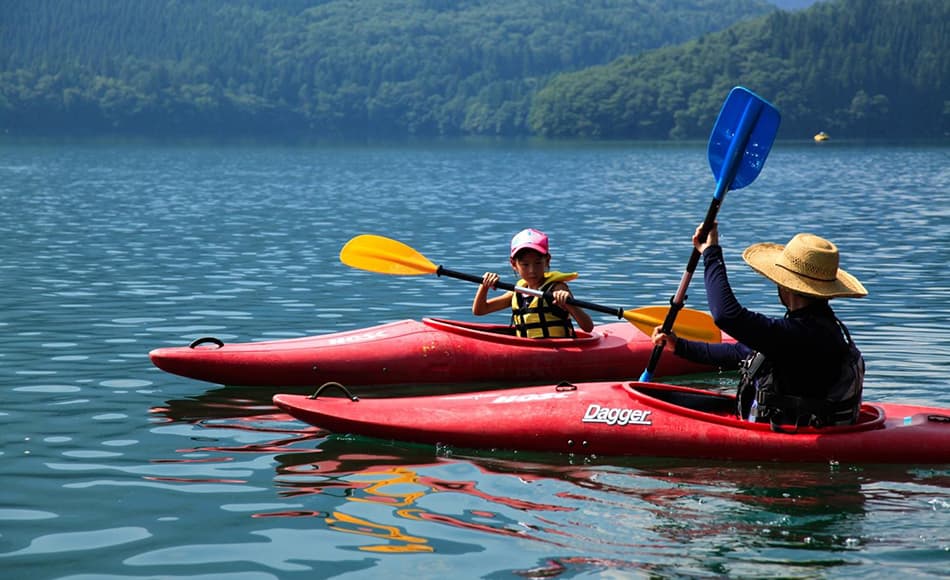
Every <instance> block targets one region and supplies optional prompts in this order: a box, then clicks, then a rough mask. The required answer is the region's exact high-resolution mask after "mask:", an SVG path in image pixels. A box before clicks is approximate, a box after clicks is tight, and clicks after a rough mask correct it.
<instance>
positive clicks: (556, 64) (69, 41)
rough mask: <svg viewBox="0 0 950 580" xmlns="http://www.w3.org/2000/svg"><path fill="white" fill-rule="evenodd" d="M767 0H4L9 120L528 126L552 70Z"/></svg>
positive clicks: (313, 128)
mask: <svg viewBox="0 0 950 580" xmlns="http://www.w3.org/2000/svg"><path fill="white" fill-rule="evenodd" d="M774 10H775V8H774V6H771V5H770V4H768V3H767V2H765V1H763V0H598V1H590V0H28V1H22V0H0V15H2V16H0V129H2V130H5V131H7V132H12V133H37V132H48V133H74V132H89V133H102V132H118V133H129V134H186V135H187V134H199V135H200V134H253V135H266V134H297V135H309V136H337V135H360V136H362V135H379V136H392V135H397V136H399V135H461V134H486V135H524V134H526V133H527V132H528V128H527V117H528V113H529V111H530V106H531V99H532V97H533V96H534V94H535V93H536V92H537V90H538V89H539V88H540V87H542V86H544V84H545V83H546V82H547V80H548V79H549V78H551V77H552V76H553V75H555V74H557V73H560V72H564V71H575V70H580V69H584V68H586V67H589V66H592V65H600V64H606V63H609V62H611V61H613V60H615V59H616V58H618V57H620V56H622V55H630V54H637V53H641V52H643V51H646V50H650V49H654V48H657V47H661V46H667V45H672V44H677V43H680V42H684V41H686V40H688V39H691V38H695V37H697V36H700V35H702V34H705V33H707V32H710V31H715V30H722V29H725V28H727V27H729V26H730V25H732V24H734V23H735V22H737V21H740V20H742V19H744V18H749V17H755V16H760V15H762V14H766V13H768V12H770V11H774Z"/></svg>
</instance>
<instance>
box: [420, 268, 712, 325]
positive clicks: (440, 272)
mask: <svg viewBox="0 0 950 580" xmlns="http://www.w3.org/2000/svg"><path fill="white" fill-rule="evenodd" d="M695 267H696V266H695V265H694V266H693V268H694V269H695ZM435 275H436V276H448V277H449V278H456V279H458V280H466V281H468V282H474V283H476V284H481V283H482V278H481V277H480V276H473V275H471V274H466V273H464V272H456V271H455V270H449V269H448V268H443V267H442V266H439V267H438V268H436V270H435ZM495 287H496V288H500V289H501V290H508V291H509V292H521V293H523V294H531V295H533V296H544V297H546V298H547V299H548V300H550V299H551V294H550V292H542V291H540V290H534V289H532V288H527V287H525V286H515V285H514V284H508V283H507V282H501V281H499V282H498V283H497V284H495ZM567 303H568V304H573V305H574V306H579V307H581V308H585V309H587V310H595V311H597V312H603V313H604V314H611V315H613V316H616V317H617V318H621V319H622V318H623V308H619V307H618V308H614V307H611V306H601V305H600V304H594V303H593V302H587V301H585V300H577V299H576V298H574V297H571V298H568V299H567ZM681 307H682V306H681ZM674 318H675V317H674Z"/></svg>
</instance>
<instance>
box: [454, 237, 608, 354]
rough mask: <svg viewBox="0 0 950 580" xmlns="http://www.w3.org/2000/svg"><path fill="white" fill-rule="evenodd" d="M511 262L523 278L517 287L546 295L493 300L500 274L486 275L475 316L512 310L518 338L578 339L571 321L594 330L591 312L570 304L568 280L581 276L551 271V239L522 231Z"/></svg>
mask: <svg viewBox="0 0 950 580" xmlns="http://www.w3.org/2000/svg"><path fill="white" fill-rule="evenodd" d="M509 259H510V262H511V267H512V268H513V269H514V271H515V274H517V275H518V277H519V278H521V279H520V280H519V281H518V284H517V285H518V286H523V287H526V288H531V289H532V290H540V291H542V292H544V293H545V295H544V296H535V295H531V294H525V293H523V292H506V293H505V294H503V295H501V296H497V297H495V298H492V299H490V300H489V299H488V290H489V289H491V288H494V287H495V285H496V284H497V283H498V274H496V273H495V272H485V275H484V276H483V277H482V283H481V284H480V285H479V287H478V290H476V291H475V300H474V302H472V314H474V315H476V316H482V315H484V314H488V313H491V312H498V311H499V310H504V309H505V308H511V320H512V326H513V327H514V328H515V331H516V332H517V334H518V336H525V337H530V338H564V337H574V336H575V333H574V325H573V324H571V318H573V319H574V320H576V321H577V324H578V326H580V328H581V330H584V331H585V332H590V331H591V330H592V329H593V328H594V322H593V321H592V320H591V318H590V315H588V314H587V312H585V311H584V310H583V309H581V308H578V307H577V306H574V305H572V304H568V302H567V300H568V298H570V297H571V289H570V288H568V286H567V283H566V281H567V280H573V279H574V278H576V277H577V274H565V273H563V272H550V271H548V268H550V266H551V254H550V252H549V251H548V237H547V236H546V235H545V234H544V233H543V232H540V231H538V230H536V229H533V228H528V229H525V230H521V231H520V232H518V233H517V234H516V235H515V237H513V238H512V239H511V252H510V255H509Z"/></svg>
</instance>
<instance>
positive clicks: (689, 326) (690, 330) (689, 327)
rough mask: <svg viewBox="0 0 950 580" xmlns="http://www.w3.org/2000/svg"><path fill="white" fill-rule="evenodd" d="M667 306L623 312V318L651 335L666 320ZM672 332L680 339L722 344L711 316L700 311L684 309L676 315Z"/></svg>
mask: <svg viewBox="0 0 950 580" xmlns="http://www.w3.org/2000/svg"><path fill="white" fill-rule="evenodd" d="M669 310H670V307H669V306H646V307H644V308H637V309H636V310H625V311H624V313H623V317H624V318H625V319H626V320H627V321H628V322H630V324H633V325H634V326H636V327H637V328H639V329H640V330H641V331H642V332H643V333H644V334H646V335H647V336H652V335H653V329H654V328H656V327H657V326H661V325H662V324H663V321H664V320H666V313H667V312H669ZM673 332H674V333H676V336H679V337H680V338H685V339H688V340H699V341H702V342H722V332H721V331H720V330H719V327H718V326H716V323H715V322H714V321H713V317H712V315H711V314H709V313H707V312H702V311H700V310H692V309H690V308H684V309H682V310H680V311H679V313H678V314H677V315H676V322H674V323H673Z"/></svg>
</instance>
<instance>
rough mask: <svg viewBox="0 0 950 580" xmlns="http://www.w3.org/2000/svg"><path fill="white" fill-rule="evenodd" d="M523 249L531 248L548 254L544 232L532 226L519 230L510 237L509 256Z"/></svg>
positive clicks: (546, 238)
mask: <svg viewBox="0 0 950 580" xmlns="http://www.w3.org/2000/svg"><path fill="white" fill-rule="evenodd" d="M524 249H531V250H535V251H537V252H540V253H541V254H542V255H545V256H547V255H550V252H548V237H547V236H546V235H545V234H544V232H541V231H538V230H536V229H534V228H528V229H526V230H521V231H520V232H518V233H517V234H515V237H513V238H511V257H512V258H514V257H515V254H517V253H518V252H520V251H521V250H524Z"/></svg>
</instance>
